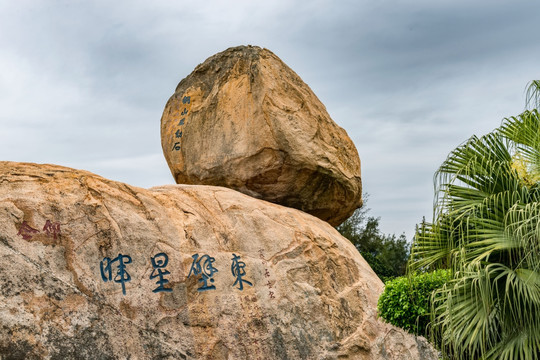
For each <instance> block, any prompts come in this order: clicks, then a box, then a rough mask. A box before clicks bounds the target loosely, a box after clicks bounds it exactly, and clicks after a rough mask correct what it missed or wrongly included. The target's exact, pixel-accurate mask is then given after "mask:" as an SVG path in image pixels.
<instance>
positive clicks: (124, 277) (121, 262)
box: [100, 254, 131, 295]
mask: <svg viewBox="0 0 540 360" xmlns="http://www.w3.org/2000/svg"><path fill="white" fill-rule="evenodd" d="M115 262H118V270H116V276H115V277H114V279H113V276H112V273H113V271H112V264H114V263H115ZM130 263H131V257H130V256H129V255H122V254H118V256H117V257H115V258H114V259H112V260H111V259H110V258H108V257H105V258H103V260H102V261H101V263H100V268H101V278H102V279H103V281H105V282H107V281H111V280H114V282H116V283H120V284H122V293H123V294H124V295H126V284H125V283H126V282H128V281H131V276H130V275H129V273H128V272H127V271H126V265H127V264H130ZM104 265H105V266H104Z"/></svg>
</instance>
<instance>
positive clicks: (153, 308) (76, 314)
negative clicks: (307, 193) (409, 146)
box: [0, 162, 436, 359]
mask: <svg viewBox="0 0 540 360" xmlns="http://www.w3.org/2000/svg"><path fill="white" fill-rule="evenodd" d="M0 174H1V175H0V258H1V259H0V264H1V265H0V289H1V292H0V304H1V305H0V354H2V355H3V356H5V357H6V358H26V359H42V358H45V359H75V358H76V359H126V358H132V359H156V358H159V359H337V358H340V359H342V358H343V359H436V354H435V352H434V351H433V349H432V348H431V347H430V346H429V345H427V344H426V342H425V340H423V339H422V338H415V337H414V336H413V335H410V334H407V333H405V332H404V331H402V330H400V329H397V328H395V327H392V326H391V325H388V324H385V323H382V322H381V321H379V320H378V319H377V317H376V302H377V298H378V296H379V294H380V293H381V291H382V288H383V284H382V282H381V281H380V280H379V279H378V277H377V276H376V275H375V274H374V273H373V271H372V270H371V268H370V267H369V265H368V264H367V263H366V262H365V261H364V259H363V258H362V257H361V255H360V254H359V253H358V252H357V251H356V249H355V248H354V246H353V245H352V244H351V243H350V242H349V241H348V240H346V239H345V238H343V237H342V236H341V235H340V234H339V233H338V232H337V231H336V230H335V229H334V228H332V227H331V226H330V225H329V224H327V223H326V222H324V221H322V220H319V219H317V218H315V217H313V216H311V215H308V214H305V213H303V212H301V211H298V210H295V209H291V208H287V207H283V206H280V205H275V204H271V203H268V202H265V201H262V200H257V199H255V198H252V197H250V196H247V195H243V194H241V193H239V192H236V191H234V190H230V189H226V188H220V187H212V186H198V185H169V186H162V187H156V188H152V189H148V190H146V189H141V188H137V187H132V186H129V185H126V184H122V183H118V182H114V181H110V180H107V179H104V178H101V177H99V176H97V175H94V174H91V173H89V172H85V171H77V170H73V169H68V168H64V167H60V166H53V165H36V164H22V163H12V162H0Z"/></svg>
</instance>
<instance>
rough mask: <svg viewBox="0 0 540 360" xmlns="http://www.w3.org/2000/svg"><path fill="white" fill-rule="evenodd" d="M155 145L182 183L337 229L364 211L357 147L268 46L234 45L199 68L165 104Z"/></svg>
mask: <svg viewBox="0 0 540 360" xmlns="http://www.w3.org/2000/svg"><path fill="white" fill-rule="evenodd" d="M161 143H162V147H163V152H164V154H165V157H166V159H167V162H168V164H169V167H170V169H171V171H172V174H173V176H174V178H175V179H176V182H177V183H179V184H203V185H217V186H224V187H228V188H231V189H235V190H238V191H240V192H242V193H245V194H248V195H250V196H253V197H256V198H259V199H263V200H267V201H270V202H273V203H277V204H282V205H285V206H289V207H293V208H296V209H300V210H302V211H304V212H307V213H309V214H312V215H314V216H317V217H319V218H321V219H323V220H325V221H328V222H329V223H330V224H332V225H334V226H335V225H338V224H340V223H341V222H343V221H344V220H345V219H347V218H348V217H349V216H350V215H351V214H352V213H353V211H354V210H355V209H357V208H358V207H359V206H361V204H362V199H361V194H362V185H361V179H360V158H359V157H358V152H357V151H356V148H355V146H354V144H353V142H352V141H351V139H350V138H349V136H348V135H347V133H346V132H345V130H343V129H342V128H340V127H339V126H338V125H336V123H334V121H332V119H331V118H330V116H329V115H328V113H327V111H326V108H325V107H324V105H323V104H322V103H321V102H320V101H319V99H318V98H317V97H316V96H315V94H314V93H313V92H312V91H311V89H310V88H309V87H308V86H307V85H306V84H305V83H304V82H303V81H302V79H300V77H299V76H298V75H297V74H296V73H295V72H294V71H292V70H291V69H290V68H289V67H288V66H287V65H285V64H284V63H283V62H282V61H281V60H280V59H279V58H278V57H277V56H276V55H274V54H273V53H272V52H270V51H269V50H266V49H261V48H259V47H252V46H240V47H236V48H230V49H228V50H226V51H223V52H221V53H219V54H217V55H214V56H212V57H210V58H209V59H207V60H206V61H205V62H204V63H203V64H200V65H199V66H197V67H196V68H195V70H194V71H193V72H192V73H191V74H190V75H189V76H188V77H186V78H185V79H183V80H182V81H181V82H180V84H179V85H178V87H177V88H176V91H175V93H174V95H173V96H172V97H171V98H170V99H169V101H168V103H167V105H166V106H165V110H164V112H163V117H162V118H161Z"/></svg>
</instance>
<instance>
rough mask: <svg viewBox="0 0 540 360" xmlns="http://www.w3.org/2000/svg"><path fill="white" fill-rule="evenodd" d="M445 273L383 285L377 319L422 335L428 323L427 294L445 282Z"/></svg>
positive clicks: (442, 271) (397, 280)
mask: <svg viewBox="0 0 540 360" xmlns="http://www.w3.org/2000/svg"><path fill="white" fill-rule="evenodd" d="M449 274H450V272H449V271H447V270H436V271H434V272H431V273H423V274H414V275H410V276H401V277H398V278H396V279H393V280H390V281H388V282H386V284H385V287H384V291H383V293H382V294H381V296H380V298H379V303H378V304H377V309H378V311H379V316H380V317H382V318H383V319H384V320H385V321H386V322H389V323H390V324H393V325H395V326H398V327H400V328H403V329H405V330H407V331H409V332H411V333H413V334H416V335H423V336H425V335H426V327H427V325H428V323H429V321H430V315H429V313H430V311H431V301H430V297H431V294H432V293H433V291H434V290H436V289H438V288H440V287H442V286H443V285H444V284H445V283H446V282H447V281H448V280H449Z"/></svg>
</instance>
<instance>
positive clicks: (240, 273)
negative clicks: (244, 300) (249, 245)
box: [231, 254, 253, 290]
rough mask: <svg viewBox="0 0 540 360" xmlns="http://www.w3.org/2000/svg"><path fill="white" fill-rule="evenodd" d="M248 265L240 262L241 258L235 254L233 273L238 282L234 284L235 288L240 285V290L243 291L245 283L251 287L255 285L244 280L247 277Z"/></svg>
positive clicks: (232, 266) (232, 265)
mask: <svg viewBox="0 0 540 360" xmlns="http://www.w3.org/2000/svg"><path fill="white" fill-rule="evenodd" d="M245 267H246V263H245V262H243V261H240V256H237V255H236V254H233V258H232V264H231V272H232V274H233V276H234V277H235V278H236V281H235V282H234V284H233V286H235V285H236V284H238V290H243V289H244V285H243V283H246V284H248V285H249V286H253V284H252V283H251V282H249V281H247V280H244V279H242V277H244V276H245V275H246V270H245Z"/></svg>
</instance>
